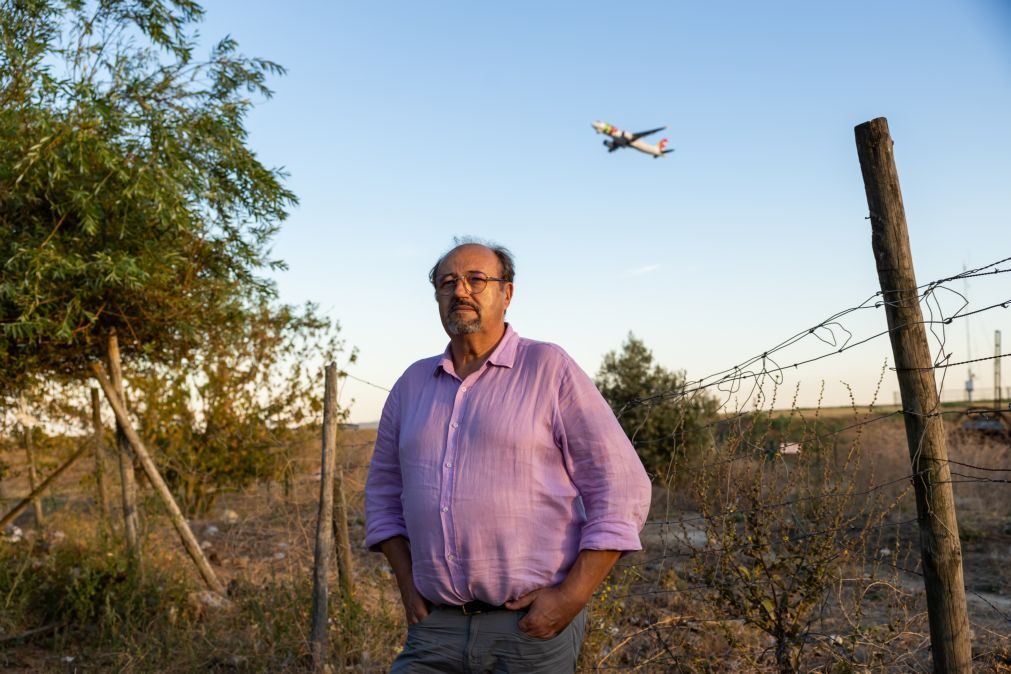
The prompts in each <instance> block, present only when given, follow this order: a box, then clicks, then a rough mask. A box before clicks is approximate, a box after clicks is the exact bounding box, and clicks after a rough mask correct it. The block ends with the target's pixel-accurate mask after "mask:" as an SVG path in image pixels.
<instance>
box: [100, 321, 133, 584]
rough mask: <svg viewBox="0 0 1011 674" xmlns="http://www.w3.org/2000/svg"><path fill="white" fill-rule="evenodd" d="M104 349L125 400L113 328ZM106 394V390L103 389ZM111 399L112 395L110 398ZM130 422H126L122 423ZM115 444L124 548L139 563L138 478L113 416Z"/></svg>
mask: <svg viewBox="0 0 1011 674" xmlns="http://www.w3.org/2000/svg"><path fill="white" fill-rule="evenodd" d="M106 352H107V355H108V360H109V374H110V375H111V376H112V387H113V390H114V391H115V393H116V397H117V398H118V399H119V400H122V401H124V402H123V404H124V405H126V397H125V395H124V393H123V368H122V365H121V363H120V357H119V337H118V336H117V335H116V330H115V329H112V330H110V331H109V337H108V341H107V342H106ZM106 397H108V392H106ZM109 400H110V402H111V401H112V398H109ZM125 423H129V422H125ZM116 445H117V447H118V448H119V451H118V452H116V457H117V458H118V459H119V484H120V491H121V496H122V499H123V534H124V535H125V536H126V550H127V554H128V555H129V556H130V562H131V563H133V564H137V565H139V564H140V563H141V556H140V515H139V513H138V510H137V478H136V476H135V475H134V471H133V454H134V453H133V450H132V449H131V447H130V441H129V440H128V439H127V436H126V429H125V428H123V425H122V423H121V422H120V420H119V416H118V415H117V416H116Z"/></svg>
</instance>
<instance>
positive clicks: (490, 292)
mask: <svg viewBox="0 0 1011 674" xmlns="http://www.w3.org/2000/svg"><path fill="white" fill-rule="evenodd" d="M476 272H479V273H482V274H484V275H485V276H490V277H501V275H502V268H501V266H500V264H499V261H498V257H496V256H495V253H493V252H492V251H491V250H489V249H488V248H485V247H484V246H481V245H478V244H464V245H462V246H458V247H457V248H454V249H453V250H452V251H450V253H449V255H447V256H446V259H445V260H443V261H442V264H440V265H439V269H438V271H437V272H436V274H435V283H436V286H438V285H439V283H440V281H442V280H443V279H445V278H446V277H447V276H457V277H461V276H467V275H468V274H473V273H476ZM512 295H513V284H512V283H501V282H498V281H489V282H488V285H487V286H485V289H484V290H482V291H481V292H480V293H477V294H473V293H472V292H471V291H470V290H469V289H468V287H467V284H466V283H464V282H462V281H460V282H458V283H457V284H456V286H455V287H454V289H453V292H452V293H450V294H448V295H440V294H438V293H436V296H435V298H436V300H437V301H438V302H439V317H440V318H441V319H442V327H443V328H445V330H446V333H447V334H448V335H450V336H451V337H452V336H456V335H469V334H477V333H484V334H489V335H493V334H497V333H498V332H500V331H501V330H502V328H503V326H504V324H505V311H506V308H508V306H509V302H510V301H511V300H512Z"/></svg>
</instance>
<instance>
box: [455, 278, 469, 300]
mask: <svg viewBox="0 0 1011 674" xmlns="http://www.w3.org/2000/svg"><path fill="white" fill-rule="evenodd" d="M453 297H470V284H469V283H467V278H466V277H464V276H461V277H460V278H458V279H456V283H454V284H453Z"/></svg>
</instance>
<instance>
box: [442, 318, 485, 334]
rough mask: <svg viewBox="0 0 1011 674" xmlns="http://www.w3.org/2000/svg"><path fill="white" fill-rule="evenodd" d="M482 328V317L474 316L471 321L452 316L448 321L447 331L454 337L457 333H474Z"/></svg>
mask: <svg viewBox="0 0 1011 674" xmlns="http://www.w3.org/2000/svg"><path fill="white" fill-rule="evenodd" d="M480 330H481V317H480V316H479V317H477V318H472V319H470V320H469V321H467V320H460V319H457V318H450V319H449V320H448V321H446V331H447V332H449V334H450V335H453V336H454V337H455V336H457V335H472V334H474V333H475V332H480Z"/></svg>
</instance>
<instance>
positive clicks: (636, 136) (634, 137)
mask: <svg viewBox="0 0 1011 674" xmlns="http://www.w3.org/2000/svg"><path fill="white" fill-rule="evenodd" d="M666 128H667V127H666V126H661V127H659V128H657V129H650V130H649V131H639V132H638V133H633V134H632V137H631V138H630V139H629V140H630V141H631V140H639V139H640V138H642V137H643V136H648V135H650V134H651V133H656V132H657V131H663V130H664V129H666Z"/></svg>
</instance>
